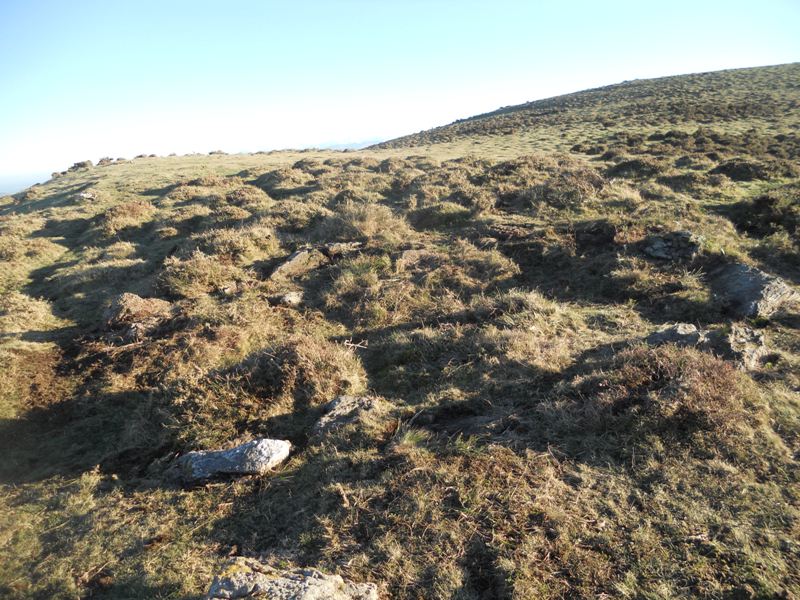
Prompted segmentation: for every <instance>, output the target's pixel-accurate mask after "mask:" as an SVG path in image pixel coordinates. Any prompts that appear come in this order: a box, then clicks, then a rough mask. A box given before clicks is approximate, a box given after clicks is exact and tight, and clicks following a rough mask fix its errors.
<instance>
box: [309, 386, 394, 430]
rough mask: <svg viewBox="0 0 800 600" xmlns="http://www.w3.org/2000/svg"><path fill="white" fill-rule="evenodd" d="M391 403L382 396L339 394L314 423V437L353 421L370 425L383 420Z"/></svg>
mask: <svg viewBox="0 0 800 600" xmlns="http://www.w3.org/2000/svg"><path fill="white" fill-rule="evenodd" d="M388 409H389V404H388V402H386V401H385V400H382V399H380V398H371V397H367V396H338V397H336V398H334V399H333V400H331V401H330V402H328V404H327V405H326V406H325V411H326V412H325V414H324V415H322V417H321V418H320V420H319V421H317V423H316V424H315V425H314V429H313V431H312V434H313V436H314V437H320V436H324V435H326V434H328V433H332V432H334V431H336V430H337V429H341V428H342V427H346V426H347V425H350V424H353V423H360V424H362V425H365V426H369V425H370V424H371V423H370V422H374V421H375V420H383V417H384V416H385V415H386V413H387V412H388Z"/></svg>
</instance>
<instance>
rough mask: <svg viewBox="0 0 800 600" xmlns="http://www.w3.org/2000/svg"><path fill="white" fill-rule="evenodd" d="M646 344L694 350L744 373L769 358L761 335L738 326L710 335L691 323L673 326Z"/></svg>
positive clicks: (665, 328)
mask: <svg viewBox="0 0 800 600" xmlns="http://www.w3.org/2000/svg"><path fill="white" fill-rule="evenodd" d="M645 342H647V343H648V344H649V345H651V346H661V345H663V344H675V345H676V346H680V347H682V348H686V347H690V348H697V349H698V350H703V351H706V352H711V353H712V354H715V355H717V356H719V357H720V358H723V359H725V360H729V361H731V362H734V363H735V364H736V366H737V367H739V368H740V369H745V370H752V369H757V368H758V367H759V366H761V363H762V362H763V360H764V359H765V358H766V357H767V356H768V355H769V354H770V352H769V349H768V348H767V346H766V344H765V342H764V335H763V334H762V333H760V332H758V331H755V330H754V329H753V328H752V327H748V326H747V325H740V324H738V323H734V324H732V325H730V326H724V327H720V328H718V329H715V330H713V331H709V330H705V329H698V328H697V327H695V326H694V325H692V324H690V323H675V324H674V325H668V326H666V327H662V328H661V329H659V330H658V331H656V332H655V333H651V334H650V335H649V336H647V338H645Z"/></svg>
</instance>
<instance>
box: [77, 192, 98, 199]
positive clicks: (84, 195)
mask: <svg viewBox="0 0 800 600" xmlns="http://www.w3.org/2000/svg"><path fill="white" fill-rule="evenodd" d="M78 198H80V199H81V200H96V199H97V196H96V195H95V194H94V192H81V193H79V194H78Z"/></svg>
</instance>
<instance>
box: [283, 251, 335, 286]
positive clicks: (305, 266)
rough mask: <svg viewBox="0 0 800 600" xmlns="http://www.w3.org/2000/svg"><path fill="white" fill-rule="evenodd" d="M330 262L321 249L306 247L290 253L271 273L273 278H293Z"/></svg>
mask: <svg viewBox="0 0 800 600" xmlns="http://www.w3.org/2000/svg"><path fill="white" fill-rule="evenodd" d="M328 262H330V259H329V258H328V257H327V256H325V255H324V254H323V253H322V252H320V251H319V250H315V249H314V248H304V249H302V250H297V251H296V252H293V253H292V254H290V255H289V258H287V259H286V261H285V262H283V263H282V264H280V265H279V266H278V268H277V269H275V270H274V271H273V272H272V275H270V278H271V279H284V280H285V279H293V278H295V277H300V276H302V275H305V274H306V273H309V272H310V271H313V270H314V269H317V268H319V267H321V266H322V265H324V264H327V263H328Z"/></svg>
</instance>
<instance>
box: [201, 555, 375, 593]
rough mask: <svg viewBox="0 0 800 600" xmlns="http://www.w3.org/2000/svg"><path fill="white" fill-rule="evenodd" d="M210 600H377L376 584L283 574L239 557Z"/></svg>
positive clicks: (309, 572) (310, 573)
mask: <svg viewBox="0 0 800 600" xmlns="http://www.w3.org/2000/svg"><path fill="white" fill-rule="evenodd" d="M206 598H207V599H208V600H231V599H234V598H264V599H265V600H266V599H270V600H378V588H377V586H376V585H375V584H374V583H351V582H348V581H345V580H344V579H342V577H341V576H339V575H326V574H324V573H322V572H320V571H318V570H316V569H310V568H306V569H291V570H286V571H280V570H278V569H275V568H273V567H270V566H269V565H266V564H264V563H262V562H260V561H258V560H255V559H252V558H245V557H236V558H234V559H232V560H231V561H230V562H229V563H228V565H227V566H226V567H225V568H224V569H223V570H222V572H220V573H219V574H218V575H216V576H215V577H214V580H213V582H212V583H211V587H210V588H209V590H208V594H206Z"/></svg>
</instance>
